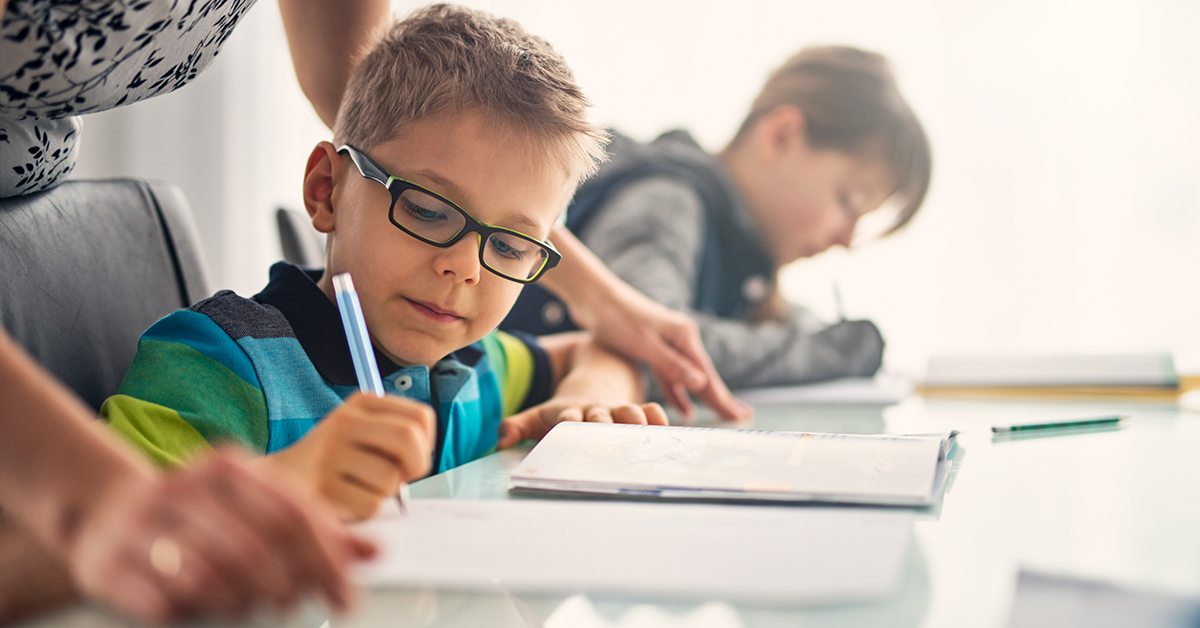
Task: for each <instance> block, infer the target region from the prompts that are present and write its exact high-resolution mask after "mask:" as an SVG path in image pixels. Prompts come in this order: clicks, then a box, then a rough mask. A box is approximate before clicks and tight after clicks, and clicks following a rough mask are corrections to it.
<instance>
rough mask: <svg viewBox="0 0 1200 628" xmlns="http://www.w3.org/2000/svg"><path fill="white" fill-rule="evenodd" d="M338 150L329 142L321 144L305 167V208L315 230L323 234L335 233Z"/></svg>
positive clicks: (314, 150) (310, 155) (311, 154)
mask: <svg viewBox="0 0 1200 628" xmlns="http://www.w3.org/2000/svg"><path fill="white" fill-rule="evenodd" d="M337 158H338V154H337V149H336V148H334V147H333V144H330V143H329V142H321V143H320V144H317V146H316V147H315V148H313V150H312V153H310V154H309V155H308V164H306V165H305V167H304V208H305V209H307V210H308V215H309V217H310V218H312V224H313V228H315V229H316V230H317V231H320V232H321V233H329V232H331V231H333V225H334V211H333V209H334V208H333V191H334V187H335V181H334V171H335V170H336V166H335V164H336V163H337Z"/></svg>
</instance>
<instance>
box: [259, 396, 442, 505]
mask: <svg viewBox="0 0 1200 628" xmlns="http://www.w3.org/2000/svg"><path fill="white" fill-rule="evenodd" d="M436 425H437V418H436V417H435V415H434V413H433V408H431V407H429V406H428V405H427V404H424V403H421V402H419V401H413V400H412V399H405V398H403V397H396V396H386V397H376V396H373V395H363V394H359V393H355V394H353V395H351V396H350V397H348V398H347V399H346V403H344V404H342V405H340V406H338V407H337V408H336V409H335V410H334V411H332V412H330V413H329V415H328V416H326V417H325V418H324V419H322V420H321V422H320V423H318V424H317V426H316V427H314V428H313V429H312V430H311V431H310V432H309V433H308V434H306V435H305V436H304V438H302V439H300V441H299V442H297V443H296V444H294V445H292V446H291V447H288V448H287V449H284V450H283V451H280V452H278V453H276V454H273V455H270V456H267V457H266V458H264V459H263V462H264V463H265V464H270V465H281V466H282V467H284V468H286V469H288V470H289V471H290V472H291V473H293V474H295V476H296V477H298V478H299V479H300V481H301V482H302V483H303V484H304V485H305V486H307V487H308V488H309V489H311V490H312V491H313V492H315V493H318V494H320V495H321V496H323V497H324V498H325V499H326V500H328V501H329V502H330V503H331V504H333V507H334V510H335V511H336V512H337V514H338V516H340V517H341V518H342V519H344V520H360V519H366V518H367V517H370V516H371V515H373V514H375V511H376V510H378V509H379V505H380V504H381V503H383V500H385V499H387V498H389V497H391V496H393V495H395V494H396V489H397V488H399V486H400V483H401V482H407V481H409V480H415V479H417V478H421V477H424V476H425V474H427V473H429V467H430V464H431V459H432V452H433V446H434V442H435V440H436V439H435V430H436Z"/></svg>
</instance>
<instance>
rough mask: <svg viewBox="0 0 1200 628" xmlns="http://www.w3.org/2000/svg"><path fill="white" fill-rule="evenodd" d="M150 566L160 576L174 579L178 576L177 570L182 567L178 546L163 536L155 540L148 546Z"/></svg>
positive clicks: (181, 557)
mask: <svg viewBox="0 0 1200 628" xmlns="http://www.w3.org/2000/svg"><path fill="white" fill-rule="evenodd" d="M150 566H151V567H153V568H154V571H155V572H156V573H158V574H159V575H160V576H165V577H168V578H174V577H175V576H177V575H179V568H180V567H182V566H183V553H182V552H181V551H180V550H179V544H178V543H176V542H175V541H172V540H171V539H169V538H167V537H165V536H160V537H157V538H155V539H154V542H153V543H151V544H150Z"/></svg>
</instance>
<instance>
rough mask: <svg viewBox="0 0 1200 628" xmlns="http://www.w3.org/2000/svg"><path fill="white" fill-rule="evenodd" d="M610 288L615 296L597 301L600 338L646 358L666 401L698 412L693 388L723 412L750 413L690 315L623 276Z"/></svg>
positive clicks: (595, 328)
mask: <svg viewBox="0 0 1200 628" xmlns="http://www.w3.org/2000/svg"><path fill="white" fill-rule="evenodd" d="M611 290H612V291H611V297H610V298H608V299H603V300H600V301H598V302H596V303H594V304H593V312H592V314H593V316H594V317H595V321H594V323H593V325H592V327H590V329H592V335H593V337H594V338H595V339H596V341H597V342H599V343H600V344H602V345H604V346H606V347H609V348H611V349H612V350H614V351H616V352H618V353H620V354H622V355H625V356H627V357H629V358H631V359H634V360H637V361H639V362H645V363H646V364H647V365H648V366H649V367H650V370H651V371H652V372H653V373H654V378H655V379H656V380H658V385H659V387H660V388H661V389H662V391H663V394H664V395H665V396H666V399H667V402H668V403H670V404H671V405H672V406H674V407H676V408H678V409H679V410H680V411H681V412H683V414H684V415H685V416H687V417H689V418H690V417H691V416H693V414H694V413H695V407H694V406H693V404H692V401H691V399H689V398H688V392H689V391H690V392H691V393H692V394H694V395H696V397H697V398H698V399H699V400H700V401H701V402H703V403H704V405H706V406H708V407H709V408H712V409H713V411H715V412H716V413H717V414H719V415H720V416H721V417H723V418H726V419H730V420H734V421H741V420H745V419H748V418H750V416H751V415H752V414H753V412H752V410H751V409H750V407H749V406H746V405H745V404H743V403H742V402H740V401H738V400H737V398H736V397H734V396H733V394H732V393H730V392H729V388H727V387H726V386H725V382H724V381H722V380H721V376H720V375H718V374H717V370H716V368H715V367H713V364H712V360H710V359H709V357H708V352H707V351H705V349H704V343H703V341H702V340H701V339H700V331H699V329H698V328H697V327H696V323H695V322H694V321H693V320H692V319H691V318H690V317H688V316H687V315H686V314H683V313H682V312H676V311H675V310H672V309H670V308H668V307H666V306H664V305H662V304H660V303H658V302H656V301H654V300H652V299H650V298H649V297H647V296H646V295H644V294H642V293H640V292H638V291H637V290H635V289H634V288H632V287H631V286H629V285H628V284H625V283H623V282H622V283H621V284H619V285H614V286H612V287H611Z"/></svg>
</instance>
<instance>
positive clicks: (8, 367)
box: [0, 330, 152, 552]
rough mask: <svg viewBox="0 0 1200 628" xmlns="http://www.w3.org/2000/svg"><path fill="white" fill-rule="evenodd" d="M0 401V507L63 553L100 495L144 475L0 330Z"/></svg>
mask: <svg viewBox="0 0 1200 628" xmlns="http://www.w3.org/2000/svg"><path fill="white" fill-rule="evenodd" d="M0 399H2V400H3V403H2V404H0V505H3V508H4V516H5V517H6V518H7V517H16V518H17V519H20V520H21V521H23V522H24V524H25V525H26V526H27V527H28V528H29V529H30V530H31V531H32V532H33V533H34V534H36V535H37V536H38V538H39V540H40V541H41V542H42V543H43V544H45V545H46V547H47V548H49V549H51V551H54V552H61V551H64V549H65V548H66V547H67V546H68V545H69V544H70V542H71V540H72V536H73V533H74V531H75V526H76V524H77V523H78V522H79V521H80V520H81V519H82V518H83V516H84V514H85V513H86V512H87V511H88V509H90V508H91V507H92V505H93V504H95V503H97V501H98V500H100V499H102V496H103V493H104V491H105V489H106V488H108V487H111V486H113V485H115V484H118V483H119V480H122V479H126V478H136V477H138V476H146V477H149V476H150V475H151V473H152V471H151V469H150V468H149V466H148V465H147V464H145V463H144V462H142V461H141V460H139V459H138V458H136V457H135V456H134V455H132V453H131V452H128V451H127V450H126V449H125V448H124V447H123V446H121V445H120V444H119V443H118V442H116V441H115V439H113V438H112V437H110V436H108V435H107V434H104V433H102V431H101V429H102V428H101V426H100V425H98V424H97V422H96V421H95V420H94V416H93V415H92V413H91V412H90V411H89V410H88V409H87V408H86V407H85V406H84V405H83V404H82V403H81V402H80V401H79V400H78V399H76V398H75V396H74V395H73V394H72V393H71V392H70V391H68V390H67V389H66V388H64V387H63V386H62V385H61V384H59V383H58V382H56V381H55V380H54V379H53V378H52V377H51V376H50V375H49V374H47V373H46V372H45V371H43V370H42V369H41V368H40V367H39V366H38V365H37V364H36V363H35V362H34V361H33V360H32V359H31V358H29V356H27V355H26V354H25V352H24V351H22V350H21V349H20V347H18V346H17V345H16V343H15V342H13V341H12V340H11V339H10V338H9V337H8V335H7V334H6V333H4V332H3V330H0Z"/></svg>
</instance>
